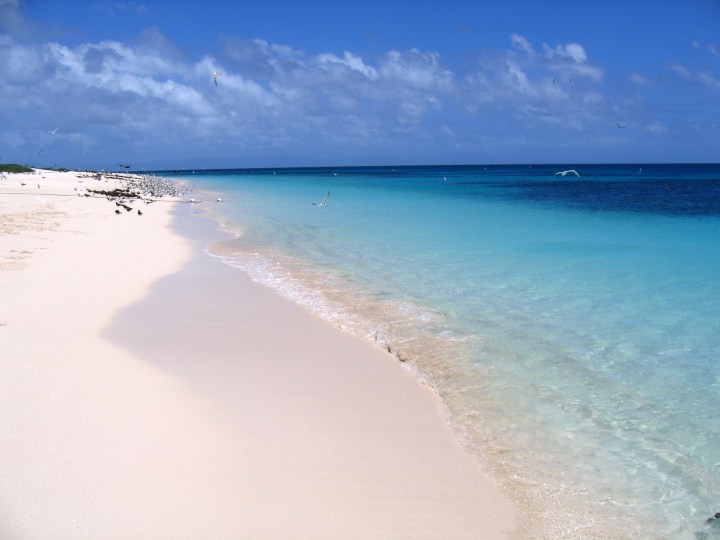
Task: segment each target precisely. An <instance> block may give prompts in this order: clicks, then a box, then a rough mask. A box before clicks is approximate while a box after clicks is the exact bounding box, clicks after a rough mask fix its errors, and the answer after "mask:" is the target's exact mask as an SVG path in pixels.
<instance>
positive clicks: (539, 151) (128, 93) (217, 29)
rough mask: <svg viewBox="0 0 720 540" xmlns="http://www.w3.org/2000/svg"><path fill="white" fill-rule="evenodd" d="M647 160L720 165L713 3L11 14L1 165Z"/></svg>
mask: <svg viewBox="0 0 720 540" xmlns="http://www.w3.org/2000/svg"><path fill="white" fill-rule="evenodd" d="M216 72H219V75H217V76H216V78H215V80H214V78H213V73H216ZM653 162H679V163H683V162H706V163H707V162H720V0H674V1H671V0H654V1H650V0H633V1H627V0H625V1H620V0H574V1H573V0H543V1H530V0H487V1H480V0H475V1H470V0H392V1H381V0H364V1H360V0H332V1H331V0H293V1H279V0H237V1H231V0H224V1H221V0H205V1H189V0H164V1H159V0H158V1H156V0H147V1H143V0H138V1H132V0H124V1H104V0H87V1H80V0H0V163H21V164H27V165H30V166H36V167H43V166H53V167H67V168H73V169H75V168H77V169H93V170H99V169H107V170H111V169H113V170H115V169H117V168H118V167H119V166H120V165H121V164H123V165H124V164H128V165H131V167H132V168H133V169H135V170H140V169H148V170H151V169H183V168H240V167H294V166H352V165H409V164H418V165H422V164H438V165H442V164H515V163H555V164H569V165H572V164H580V163H653Z"/></svg>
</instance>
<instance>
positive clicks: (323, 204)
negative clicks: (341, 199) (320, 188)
mask: <svg viewBox="0 0 720 540" xmlns="http://www.w3.org/2000/svg"><path fill="white" fill-rule="evenodd" d="M329 196H330V190H328V192H327V195H325V196H324V197H323V200H322V201H320V202H314V203H313V206H317V207H318V208H322V207H323V206H327V205H328V203H327V200H328V197H329Z"/></svg>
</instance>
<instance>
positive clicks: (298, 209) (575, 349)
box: [162, 164, 720, 538]
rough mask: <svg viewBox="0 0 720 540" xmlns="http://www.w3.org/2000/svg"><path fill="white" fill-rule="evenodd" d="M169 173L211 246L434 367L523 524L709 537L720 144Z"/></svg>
mask: <svg viewBox="0 0 720 540" xmlns="http://www.w3.org/2000/svg"><path fill="white" fill-rule="evenodd" d="M569 169H574V170H576V171H577V172H578V173H579V177H578V176H575V175H574V174H572V173H568V174H566V175H565V176H559V175H556V174H555V173H556V172H557V171H561V170H569ZM162 174H164V175H166V176H171V175H170V174H169V173H168V172H163V173H162ZM178 176H179V177H182V178H186V179H189V180H190V181H191V182H192V183H193V184H194V185H195V186H196V187H197V188H198V189H201V190H207V191H212V192H215V193H218V194H220V196H221V197H222V198H223V201H224V202H223V203H222V204H220V203H214V202H210V201H214V198H213V197H208V198H207V202H206V203H203V204H204V207H206V208H208V209H209V210H210V211H211V212H212V213H213V214H214V215H215V216H216V217H217V218H218V219H220V220H221V221H223V222H224V223H225V224H226V226H227V227H228V228H230V229H232V230H235V231H237V233H238V238H237V239H236V240H232V241H229V242H224V243H223V244H221V245H217V246H214V247H213V248H212V251H213V253H214V254H216V255H218V256H222V257H223V258H224V259H225V261H226V262H228V264H231V265H233V266H236V267H238V268H240V269H242V270H244V271H246V272H248V273H249V274H250V275H251V276H252V277H253V278H254V279H256V280H258V281H260V282H262V283H265V284H267V285H268V286H271V287H274V288H276V289H277V290H278V291H279V292H280V293H281V294H284V295H286V296H288V297H290V298H292V299H293V300H295V301H297V302H298V303H300V304H302V305H304V306H306V307H307V308H308V309H310V310H313V311H314V312H316V313H318V314H319V315H320V316H322V317H325V318H326V319H327V320H329V321H331V322H332V323H333V324H336V325H338V326H340V327H342V328H343V329H345V330H346V331H349V332H354V333H357V334H360V335H364V336H367V337H368V339H371V340H374V341H377V342H378V344H379V345H380V346H383V347H387V346H390V348H391V350H392V351H393V352H394V353H395V354H396V355H398V356H399V357H400V358H401V359H403V360H405V361H406V365H407V366H409V367H411V368H412V369H413V370H414V371H415V372H416V373H417V375H418V377H419V378H420V380H421V381H422V382H424V383H427V384H430V385H432V386H433V387H434V388H435V389H437V391H438V392H439V394H440V396H441V397H442V400H443V403H444V405H445V407H446V414H447V418H448V422H450V423H451V424H452V425H453V427H454V428H455V430H456V432H457V434H458V437H459V438H460V440H461V441H462V442H463V444H464V445H465V446H466V447H467V448H468V450H469V451H470V452H472V453H473V455H474V456H475V457H476V458H477V459H478V461H479V462H481V463H482V464H483V465H484V466H485V467H486V468H487V469H488V470H489V471H490V472H491V474H493V475H495V477H496V478H497V479H498V481H499V482H501V483H502V485H503V487H504V488H505V489H506V490H507V491H508V492H509V493H510V494H511V495H512V496H513V497H514V498H515V500H516V501H517V502H518V504H519V505H521V507H522V513H523V523H524V526H525V527H526V529H525V530H524V534H526V535H531V536H534V537H540V538H560V537H563V538H702V537H703V535H708V536H707V537H708V538H720V526H718V527H713V526H712V524H708V523H705V520H706V519H707V517H709V516H710V515H712V514H714V513H715V512H718V511H720V422H719V421H718V420H717V414H718V412H719V411H720V165H654V164H638V165H581V164H567V165H558V166H554V165H533V166H528V165H522V166H500V165H488V166H448V167H344V168H317V169H310V168H305V169H274V170H273V169H256V170H216V171H195V172H191V171H184V172H183V173H182V174H178ZM328 190H330V192H331V195H330V197H329V200H328V202H329V204H328V206H327V207H325V208H318V207H316V206H313V205H312V204H311V203H312V202H318V201H320V200H321V199H322V197H323V196H324V195H325V193H327V191H328ZM368 399H372V396H368ZM718 525H720V521H719V522H718ZM531 536H526V537H531Z"/></svg>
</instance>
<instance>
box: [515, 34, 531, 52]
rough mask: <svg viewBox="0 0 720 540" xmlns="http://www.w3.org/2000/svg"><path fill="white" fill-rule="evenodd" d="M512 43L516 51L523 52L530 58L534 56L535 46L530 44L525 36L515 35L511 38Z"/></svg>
mask: <svg viewBox="0 0 720 540" xmlns="http://www.w3.org/2000/svg"><path fill="white" fill-rule="evenodd" d="M510 42H511V43H512V44H513V46H514V47H515V48H516V49H519V50H521V51H524V52H525V54H527V55H528V56H534V55H535V50H534V49H533V46H532V45H531V44H530V42H529V41H528V40H527V39H525V38H524V37H523V36H519V35H517V34H513V35H511V36H510Z"/></svg>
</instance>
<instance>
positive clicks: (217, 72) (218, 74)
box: [212, 71, 222, 86]
mask: <svg viewBox="0 0 720 540" xmlns="http://www.w3.org/2000/svg"><path fill="white" fill-rule="evenodd" d="M220 75H222V71H213V74H212V78H213V82H214V83H215V86H217V78H218V77H219V76H220Z"/></svg>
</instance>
